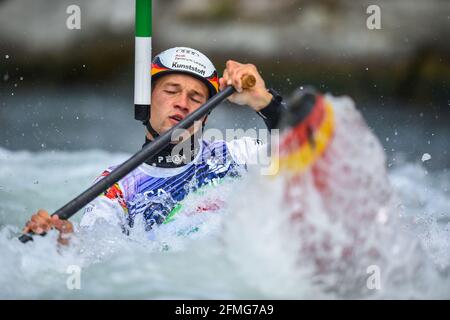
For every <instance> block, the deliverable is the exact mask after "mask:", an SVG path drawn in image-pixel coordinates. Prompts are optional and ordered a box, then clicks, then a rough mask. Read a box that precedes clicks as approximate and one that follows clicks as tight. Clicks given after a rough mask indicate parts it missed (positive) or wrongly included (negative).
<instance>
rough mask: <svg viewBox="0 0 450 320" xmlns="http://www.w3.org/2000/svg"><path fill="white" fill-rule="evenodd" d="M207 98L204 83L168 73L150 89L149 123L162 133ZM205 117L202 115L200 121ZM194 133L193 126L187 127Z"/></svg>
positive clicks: (186, 76) (182, 75)
mask: <svg viewBox="0 0 450 320" xmlns="http://www.w3.org/2000/svg"><path fill="white" fill-rule="evenodd" d="M207 99H208V88H207V87H206V85H205V84H204V83H203V82H201V81H200V80H197V79H195V78H193V77H191V76H188V75H184V74H170V75H166V76H163V77H161V78H160V79H158V81H156V83H155V86H154V88H153V90H152V107H151V115H150V116H151V117H150V124H151V125H152V127H153V128H154V129H155V130H156V132H158V133H159V134H163V133H164V132H166V131H167V130H169V129H170V128H172V127H173V126H174V125H176V124H177V123H178V122H179V121H181V120H183V119H184V118H185V117H186V116H187V115H188V114H190V113H192V112H193V111H195V110H197V109H198V108H199V107H200V106H201V105H202V104H204V103H205V102H206V100H207ZM205 118H206V116H205V117H203V118H202V119H201V121H203V120H204V119H205ZM188 130H189V132H190V133H191V134H193V133H194V126H192V127H191V128H189V129H188Z"/></svg>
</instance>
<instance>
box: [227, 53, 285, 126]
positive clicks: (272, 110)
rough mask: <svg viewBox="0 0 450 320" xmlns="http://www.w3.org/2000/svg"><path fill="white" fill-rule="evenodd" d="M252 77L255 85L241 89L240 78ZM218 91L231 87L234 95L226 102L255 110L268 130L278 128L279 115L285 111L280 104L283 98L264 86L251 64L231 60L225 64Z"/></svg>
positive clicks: (256, 70)
mask: <svg viewBox="0 0 450 320" xmlns="http://www.w3.org/2000/svg"><path fill="white" fill-rule="evenodd" d="M244 75H253V76H254V77H255V79H256V83H255V85H254V86H253V87H252V88H249V89H242V76H244ZM219 85H220V90H223V89H224V88H225V87H226V86H227V85H233V86H234V87H235V88H236V91H237V92H236V93H234V94H233V95H231V96H230V97H229V98H228V100H229V101H231V102H233V103H236V104H239V105H247V106H249V107H250V108H252V109H253V110H255V111H256V112H257V113H258V114H259V115H260V116H261V117H262V118H263V120H264V123H265V124H266V126H267V128H268V129H269V130H272V129H276V128H278V127H277V125H278V122H279V119H280V115H281V113H282V112H283V109H285V106H284V104H283V103H282V100H283V98H282V97H281V96H280V95H279V94H278V93H276V92H275V91H274V90H272V89H267V88H266V84H265V82H264V80H263V78H262V77H261V75H260V74H259V72H258V69H257V68H256V66H255V65H253V64H242V63H239V62H236V61H233V60H229V61H228V62H227V63H226V68H225V70H224V72H223V77H222V78H220V79H219Z"/></svg>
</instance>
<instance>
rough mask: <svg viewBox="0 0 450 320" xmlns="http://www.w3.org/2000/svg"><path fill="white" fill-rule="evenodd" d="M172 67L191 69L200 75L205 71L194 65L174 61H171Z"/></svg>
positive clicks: (203, 74)
mask: <svg viewBox="0 0 450 320" xmlns="http://www.w3.org/2000/svg"><path fill="white" fill-rule="evenodd" d="M172 68H173V69H184V70H188V71H192V72H195V73H197V74H200V75H202V76H205V73H206V71H205V70H202V69H200V68H197V67H195V66H191V65H187V64H181V63H178V62H176V61H174V62H172Z"/></svg>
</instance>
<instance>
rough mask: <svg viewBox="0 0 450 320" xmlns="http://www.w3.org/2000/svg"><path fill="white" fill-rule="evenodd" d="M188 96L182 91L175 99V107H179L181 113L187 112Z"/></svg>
mask: <svg viewBox="0 0 450 320" xmlns="http://www.w3.org/2000/svg"><path fill="white" fill-rule="evenodd" d="M188 101H189V97H188V95H187V94H185V93H183V94H180V95H179V98H178V99H177V101H175V109H179V110H180V111H182V112H183V113H186V114H187V113H189V102H188Z"/></svg>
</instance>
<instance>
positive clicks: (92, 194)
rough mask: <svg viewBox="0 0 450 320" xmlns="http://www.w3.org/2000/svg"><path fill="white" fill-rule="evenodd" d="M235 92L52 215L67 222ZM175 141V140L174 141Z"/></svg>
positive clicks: (26, 237) (26, 236)
mask: <svg viewBox="0 0 450 320" xmlns="http://www.w3.org/2000/svg"><path fill="white" fill-rule="evenodd" d="M234 92H235V89H234V87H232V86H228V87H226V88H225V89H224V90H223V91H221V92H219V93H218V94H216V95H215V96H213V97H212V98H211V99H209V100H208V101H207V102H206V103H205V104H204V105H202V106H201V107H200V108H198V109H197V110H195V111H194V112H192V113H190V114H189V115H187V116H186V118H184V119H183V120H181V121H180V122H178V123H177V124H176V125H175V126H173V127H172V128H171V129H170V130H168V131H166V132H165V133H164V134H162V135H161V136H159V137H157V138H156V139H155V140H153V141H152V142H151V143H149V144H147V145H146V146H145V147H144V148H142V149H141V150H140V151H138V152H137V153H136V154H134V155H133V156H132V157H131V158H130V159H128V160H127V161H125V162H124V163H122V164H121V165H120V166H118V167H117V168H116V169H114V170H113V171H112V172H111V173H110V174H109V175H107V176H106V177H104V178H103V179H101V180H100V181H98V182H97V183H95V184H93V185H92V186H91V187H89V188H88V189H86V190H85V191H84V192H83V193H81V194H80V195H79V196H77V197H76V198H74V199H73V200H71V201H69V202H68V203H67V204H66V205H64V206H63V207H61V208H60V209H58V210H56V211H55V213H53V214H52V216H53V215H58V216H59V218H60V219H64V220H67V219H69V218H70V217H71V216H73V215H74V214H75V213H77V212H78V210H80V209H82V208H83V207H84V206H85V205H87V204H88V203H89V202H91V201H92V200H94V199H95V198H96V197H97V196H99V195H100V194H101V193H102V192H104V191H105V190H107V189H108V188H109V187H111V186H112V185H113V184H114V183H116V182H117V181H119V180H120V179H122V178H123V177H125V176H126V175H127V174H128V173H130V172H131V171H133V170H134V169H136V168H137V167H139V166H140V165H141V164H142V163H144V162H145V160H147V159H148V158H150V157H153V156H154V155H155V154H157V153H158V152H160V151H161V150H162V149H164V147H165V146H167V145H168V144H169V143H170V142H171V141H172V140H173V139H172V138H173V137H172V134H173V132H174V131H175V130H179V129H188V128H190V127H191V126H192V125H193V124H194V122H195V121H197V120H199V119H201V118H202V117H203V116H205V115H207V114H208V113H209V112H210V111H212V110H213V109H214V108H215V107H216V106H217V105H219V104H220V103H221V102H223V101H224V100H225V99H227V98H228V97H229V96H231V95H232V94H233V93H234ZM175 140H176V139H175ZM19 240H20V241H21V242H23V243H26V242H28V241H30V240H33V238H32V236H31V235H30V234H22V235H21V236H20V237H19Z"/></svg>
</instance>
